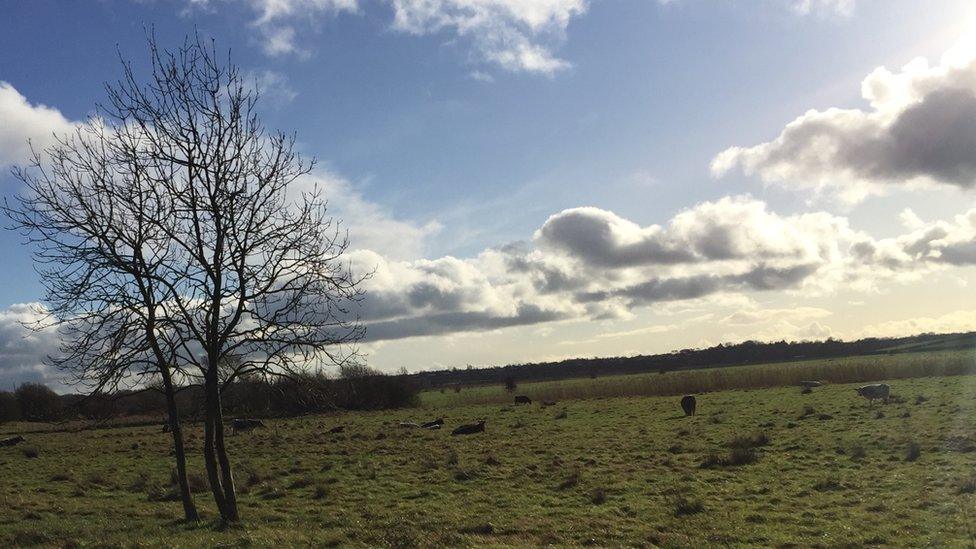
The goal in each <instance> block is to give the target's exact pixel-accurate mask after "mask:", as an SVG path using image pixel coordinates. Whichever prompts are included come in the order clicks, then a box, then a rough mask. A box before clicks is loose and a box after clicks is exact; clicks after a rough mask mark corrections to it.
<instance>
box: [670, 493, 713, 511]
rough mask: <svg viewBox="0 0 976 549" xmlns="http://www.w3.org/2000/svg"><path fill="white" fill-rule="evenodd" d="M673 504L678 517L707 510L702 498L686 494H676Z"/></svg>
mask: <svg viewBox="0 0 976 549" xmlns="http://www.w3.org/2000/svg"><path fill="white" fill-rule="evenodd" d="M671 505H672V506H673V507H674V515H675V516H677V517H683V516H687V515H697V514H698V513H701V512H702V511H704V510H705V504H704V503H703V502H702V500H701V498H698V497H695V496H688V495H684V494H681V495H678V496H675V497H674V498H673V500H672V503H671Z"/></svg>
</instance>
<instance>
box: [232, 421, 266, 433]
mask: <svg viewBox="0 0 976 549" xmlns="http://www.w3.org/2000/svg"><path fill="white" fill-rule="evenodd" d="M230 426H231V430H232V431H233V433H234V434H235V435H236V434H237V433H239V432H241V431H250V430H252V429H256V428H258V427H264V423H261V420H260V419H246V418H238V419H235V420H234V421H233V422H231V424H230Z"/></svg>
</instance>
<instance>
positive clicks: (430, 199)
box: [0, 0, 976, 389]
mask: <svg viewBox="0 0 976 549" xmlns="http://www.w3.org/2000/svg"><path fill="white" fill-rule="evenodd" d="M147 29H152V30H153V32H154V33H155V35H156V38H157V40H158V42H159V43H160V44H161V45H162V46H164V47H175V46H178V45H179V44H180V43H181V42H182V40H183V39H184V37H186V36H187V35H189V34H193V33H198V34H199V35H200V36H202V37H205V38H207V39H213V40H215V43H216V45H217V47H218V48H220V49H222V50H230V52H231V55H232V57H233V59H234V61H235V62H236V63H237V64H238V65H240V67H241V68H242V70H244V71H245V73H246V74H247V76H248V79H249V80H250V81H252V82H253V83H254V85H255V87H256V88H257V89H259V90H260V91H261V95H262V99H261V104H260V107H259V111H260V112H261V115H262V120H263V121H264V123H265V124H266V125H267V126H268V127H270V128H276V129H280V130H283V131H286V132H294V133H295V135H297V138H298V147H299V149H300V150H301V152H302V153H303V154H304V155H307V156H310V157H314V158H316V159H317V162H318V164H317V165H316V168H315V170H314V171H313V172H312V173H311V174H309V176H308V177H307V178H305V179H304V180H303V181H302V182H301V183H300V184H303V185H304V184H309V185H311V184H313V183H318V184H322V185H323V186H324V188H325V190H326V193H327V196H328V198H329V201H330V207H331V208H332V211H333V213H334V215H336V217H337V218H339V219H341V220H342V222H343V224H344V226H345V227H346V228H347V229H348V230H349V234H350V239H351V243H352V247H351V249H350V251H349V254H348V259H349V260H350V261H352V263H353V264H354V265H357V266H361V267H363V268H369V269H375V274H374V276H373V277H372V278H371V279H370V280H369V281H368V282H367V286H366V290H367V297H366V300H365V302H364V304H363V307H362V311H361V314H362V316H363V319H364V321H365V323H366V327H367V337H366V340H364V341H363V342H362V344H361V350H362V352H363V353H364V354H365V356H366V358H367V360H368V363H369V364H370V365H372V366H374V367H376V368H379V369H381V370H384V371H395V370H398V369H400V368H401V367H405V368H407V369H408V370H411V371H417V370H427V369H439V368H449V367H465V366H467V365H475V366H479V365H497V364H507V363H515V362H530V361H531V362H534V361H545V360H558V359H562V358H568V357H580V356H583V357H590V356H622V355H633V354H646V353H656V352H667V351H670V350H674V349H681V348H687V347H699V346H707V345H713V344H717V343H720V342H735V341H742V340H746V339H758V340H777V341H778V340H782V339H786V340H800V339H822V338H826V337H835V338H844V339H850V338H858V337H865V336H897V335H910V334H916V333H922V332H930V331H934V332H944V331H961V330H976V316H974V315H973V314H972V312H973V310H974V309H976V295H974V292H973V291H972V288H971V287H970V282H971V281H972V280H973V274H974V272H976V271H974V265H976V191H974V187H976V5H974V4H973V3H972V2H971V1H967V0H932V1H930V2H925V3H921V2H918V1H917V0H666V1H663V0H136V1H133V0H98V1H91V2H69V1H48V0H35V1H32V2H4V3H0V195H2V197H4V198H10V197H13V196H14V195H16V194H17V193H18V192H19V191H20V190H21V188H20V187H21V186H20V184H19V183H18V181H17V180H16V178H14V177H13V176H12V175H11V173H10V169H11V168H12V167H13V166H16V165H23V163H24V162H25V161H26V160H27V155H28V151H29V149H28V147H27V142H28V140H30V141H31V143H33V144H34V146H35V147H36V148H43V147H44V146H45V145H46V144H49V143H50V142H51V140H52V135H55V134H59V133H65V132H68V131H71V129H72V128H73V127H74V126H75V125H76V124H80V123H83V122H84V121H85V120H86V118H87V117H89V116H91V115H92V114H93V113H94V112H95V109H96V106H97V105H98V103H99V102H100V101H104V100H105V91H104V85H105V83H106V82H112V81H114V80H116V79H118V78H119V77H120V75H121V66H120V57H121V58H125V59H128V60H130V61H131V62H132V63H133V65H134V67H135V68H136V71H137V72H139V71H141V72H142V73H143V74H144V73H145V71H146V69H147V67H148V54H147V49H146V36H147V32H148V31H147ZM0 257H2V258H3V262H2V271H0V272H2V281H3V283H2V284H0V389H3V388H9V387H12V386H15V385H17V384H19V383H21V382H23V381H28V380H39V381H44V382H46V383H50V384H55V385H56V384H57V383H58V382H59V381H58V380H59V379H60V374H59V372H56V371H52V370H51V369H50V368H48V367H46V366H45V365H44V356H45V355H46V354H48V353H50V352H53V350H54V349H55V348H56V345H57V342H56V341H55V340H54V338H53V336H52V335H51V334H48V333H45V332H40V333H33V332H29V331H27V330H25V329H24V327H23V326H22V324H21V322H23V321H29V320H31V319H34V318H37V315H38V314H39V306H43V305H42V303H41V302H42V299H43V297H44V295H43V288H42V286H41V284H40V282H39V280H38V277H37V275H36V274H35V271H34V267H33V264H32V257H31V249H30V247H29V246H27V245H25V244H24V242H23V238H22V237H21V236H20V235H18V234H17V233H15V232H11V231H6V230H5V231H0Z"/></svg>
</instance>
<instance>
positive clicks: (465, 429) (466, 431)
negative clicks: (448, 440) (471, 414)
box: [451, 419, 485, 435]
mask: <svg viewBox="0 0 976 549" xmlns="http://www.w3.org/2000/svg"><path fill="white" fill-rule="evenodd" d="M484 432H485V420H483V419H482V420H479V421H478V422H477V423H468V424H467V425H461V426H459V427H457V428H456V429H454V430H453V431H451V434H452V435H473V434H475V433H484Z"/></svg>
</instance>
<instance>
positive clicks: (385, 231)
mask: <svg viewBox="0 0 976 549" xmlns="http://www.w3.org/2000/svg"><path fill="white" fill-rule="evenodd" d="M316 186H317V187H318V188H319V189H320V190H321V191H322V193H323V196H324V197H325V199H326V200H328V206H329V208H330V212H331V214H332V215H333V216H334V217H335V218H336V219H338V220H340V221H341V222H342V227H343V229H345V230H348V231H349V238H350V247H351V248H352V249H358V250H371V251H373V252H377V253H379V254H381V255H382V257H385V258H387V259H395V260H404V259H417V258H419V257H422V256H424V255H425V251H426V245H427V240H428V238H429V237H430V236H433V235H434V234H436V233H437V232H439V231H440V230H441V225H440V223H438V222H437V221H436V220H431V221H427V222H425V223H423V224H419V223H414V222H410V221H403V220H400V219H397V218H396V217H395V216H394V215H393V214H392V213H391V212H390V211H389V210H388V209H387V208H384V207H382V206H380V205H379V204H377V203H375V202H370V201H369V200H366V199H365V198H363V195H362V193H361V192H360V191H359V190H358V189H357V188H356V186H355V185H354V184H353V183H352V182H350V181H349V180H347V179H345V178H343V177H341V176H339V175H336V174H334V173H332V172H329V171H328V170H324V169H316V170H315V171H313V172H312V173H310V174H308V175H307V176H305V177H304V178H303V179H302V180H301V181H299V182H298V183H297V184H296V185H295V186H294V187H293V188H292V192H293V193H294V194H295V195H297V194H299V193H301V192H309V191H311V190H312V189H314V188H315V187H316Z"/></svg>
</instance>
